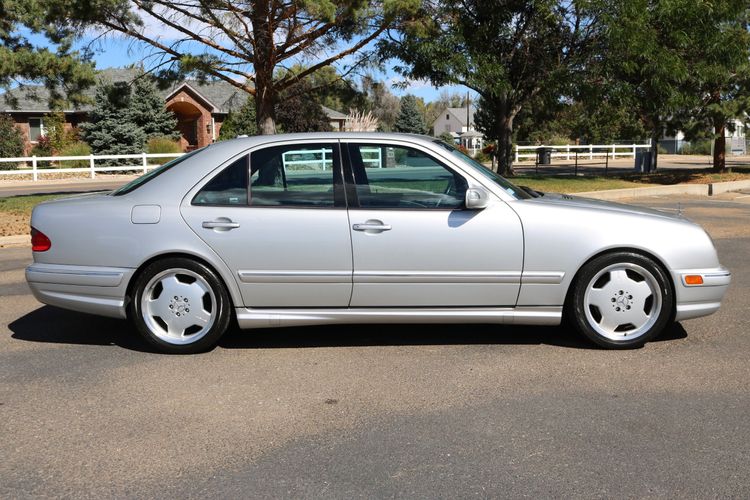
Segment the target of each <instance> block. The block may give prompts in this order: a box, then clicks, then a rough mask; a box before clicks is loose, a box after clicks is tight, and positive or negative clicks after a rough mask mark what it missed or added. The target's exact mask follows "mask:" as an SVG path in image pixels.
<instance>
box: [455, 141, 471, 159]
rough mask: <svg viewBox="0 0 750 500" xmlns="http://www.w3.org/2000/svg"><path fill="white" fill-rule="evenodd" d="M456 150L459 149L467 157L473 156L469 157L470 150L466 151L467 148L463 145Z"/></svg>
mask: <svg viewBox="0 0 750 500" xmlns="http://www.w3.org/2000/svg"><path fill="white" fill-rule="evenodd" d="M456 148H457V149H458V150H459V151H461V152H462V153H463V154H465V155H467V156H471V155H469V150H468V149H466V146H464V145H463V144H459V145H458V146H456Z"/></svg>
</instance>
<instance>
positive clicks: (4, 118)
mask: <svg viewBox="0 0 750 500" xmlns="http://www.w3.org/2000/svg"><path fill="white" fill-rule="evenodd" d="M23 150H24V141H23V135H21V131H20V130H19V129H18V127H16V123H15V122H14V121H13V118H11V117H10V116H9V115H0V158H16V157H19V156H23ZM15 168H16V164H15V163H0V170H12V169H15Z"/></svg>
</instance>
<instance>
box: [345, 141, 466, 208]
mask: <svg viewBox="0 0 750 500" xmlns="http://www.w3.org/2000/svg"><path fill="white" fill-rule="evenodd" d="M349 158H350V163H351V167H352V173H353V177H354V182H355V186H356V194H357V199H358V201H359V206H360V207H361V208H401V209H457V208H462V207H463V206H464V197H465V195H466V188H467V183H466V180H465V179H464V178H463V177H461V176H460V175H459V174H457V173H455V172H453V171H452V170H450V169H448V168H447V167H445V166H444V165H442V164H441V163H440V162H438V161H437V160H435V159H434V158H433V157H431V156H429V155H428V154H426V153H423V152H422V151H419V150H417V149H413V148H409V147H405V146H380V145H371V144H350V145H349Z"/></svg>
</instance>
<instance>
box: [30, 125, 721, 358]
mask: <svg viewBox="0 0 750 500" xmlns="http://www.w3.org/2000/svg"><path fill="white" fill-rule="evenodd" d="M31 225H32V245H33V254H34V263H33V264H32V265H31V266H29V267H28V269H27V270H26V279H27V280H28V282H29V285H30V287H31V289H32V291H33V293H34V295H35V296H36V298H37V299H38V300H40V301H41V302H43V303H45V304H50V305H53V306H58V307H63V308H67V309H72V310H76V311H83V312H87V313H92V314H99V315H104V316H110V317H115V318H123V319H124V318H129V319H130V320H131V321H132V322H133V323H134V324H135V327H136V328H137V330H138V331H139V332H140V333H141V334H142V335H143V337H144V338H145V339H146V340H147V341H148V342H150V343H151V344H152V345H153V346H155V347H156V348H158V349H159V350H161V351H164V352H169V353H192V352H198V351H203V350H206V349H209V348H211V347H212V346H213V345H215V344H216V342H217V341H218V340H219V338H220V337H221V335H222V334H223V333H224V332H225V331H226V329H227V327H228V325H229V323H230V321H231V320H232V318H235V319H236V321H237V323H238V324H239V326H240V327H242V328H268V327H281V326H292V325H313V324H330V323H506V324H508V323H512V324H533V325H557V324H559V323H560V322H561V320H563V319H567V320H569V322H570V324H571V325H572V326H574V327H575V328H576V329H577V330H579V331H580V332H581V333H582V334H583V335H585V336H586V337H588V338H589V339H591V340H592V341H593V342H595V343H596V344H598V345H600V346H603V347H608V348H629V347H637V346H640V345H642V344H643V343H644V342H646V341H648V340H649V339H652V338H653V337H654V336H656V335H658V334H659V332H661V331H662V330H663V329H664V328H665V326H667V325H668V324H669V323H670V322H673V321H681V320H686V319H689V318H695V317H699V316H705V315H708V314H711V313H713V312H715V311H716V310H717V309H718V308H719V306H720V304H721V299H722V297H723V296H724V293H725V292H726V290H727V287H728V285H729V282H730V273H729V272H728V271H727V270H726V269H725V268H723V267H722V266H721V265H720V264H719V260H718V257H717V254H716V250H715V248H714V245H713V243H712V242H711V239H710V238H709V236H708V235H707V234H706V232H705V231H704V230H703V229H702V228H701V227H700V226H698V225H696V224H694V223H692V222H690V221H689V220H687V219H685V218H683V217H681V216H679V215H675V214H668V213H663V212H658V211H653V210H646V209H640V208H634V207H630V206H626V205H619V204H613V203H605V202H601V201H595V200H590V199H583V198H576V197H573V196H566V195H557V194H550V193H545V194H541V195H540V194H539V193H535V192H534V191H531V190H529V189H524V188H519V187H517V186H515V185H513V184H511V183H510V182H509V181H507V180H506V179H504V178H502V177H500V176H498V175H496V174H494V173H493V172H491V171H489V170H487V169H486V168H484V167H483V166H481V165H479V164H478V163H476V162H474V161H473V160H472V159H471V158H469V157H467V156H465V155H464V154H462V153H461V152H460V151H458V150H456V149H455V148H453V147H452V146H449V145H447V144H445V143H442V142H440V141H436V140H435V139H433V138H429V137H421V136H410V135H400V134H364V133H362V134H360V133H356V134H343V133H339V134H336V133H331V134H300V135H277V136H266V137H252V138H238V139H235V140H232V141H226V142H221V143H217V144H214V145H211V146H209V147H207V148H204V149H201V150H198V151H195V152H193V153H191V154H188V155H185V156H183V157H181V158H179V159H177V160H175V161H173V162H170V163H167V164H165V165H163V166H162V167H160V168H157V169H155V170H153V171H151V172H149V173H148V174H146V175H144V176H142V177H140V178H138V179H136V180H134V181H132V182H131V183H129V184H126V185H125V186H123V187H121V188H119V189H117V190H116V191H113V192H111V193H107V194H94V195H84V196H77V197H73V198H65V199H61V200H55V201H50V202H46V203H42V204H40V205H38V206H37V207H36V208H35V209H34V212H33V215H32V219H31Z"/></svg>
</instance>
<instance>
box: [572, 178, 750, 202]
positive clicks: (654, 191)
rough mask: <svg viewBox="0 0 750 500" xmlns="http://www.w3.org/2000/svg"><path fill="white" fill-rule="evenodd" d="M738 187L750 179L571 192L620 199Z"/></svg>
mask: <svg viewBox="0 0 750 500" xmlns="http://www.w3.org/2000/svg"><path fill="white" fill-rule="evenodd" d="M740 189H750V180H745V181H729V182H714V183H713V184H675V185H674V186H654V187H643V188H626V189H609V190H607V191H587V192H585V193H571V194H573V195H574V196H582V197H585V198H596V199H597V200H622V199H625V198H644V197H647V196H664V195H671V194H690V195H695V196H713V195H716V194H721V193H728V192H730V191H739V190H740Z"/></svg>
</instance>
